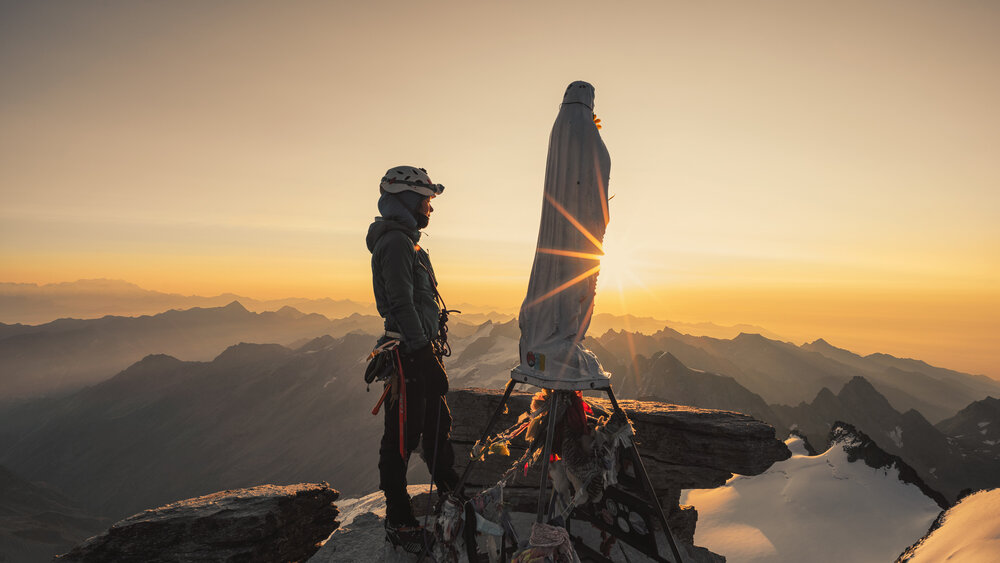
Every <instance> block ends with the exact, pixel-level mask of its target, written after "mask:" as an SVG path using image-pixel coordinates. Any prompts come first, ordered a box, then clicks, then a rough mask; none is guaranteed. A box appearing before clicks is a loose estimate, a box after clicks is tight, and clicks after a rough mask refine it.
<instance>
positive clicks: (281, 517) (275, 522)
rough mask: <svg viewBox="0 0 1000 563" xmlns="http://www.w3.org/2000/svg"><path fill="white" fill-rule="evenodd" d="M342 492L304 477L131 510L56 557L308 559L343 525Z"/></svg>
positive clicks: (78, 560) (79, 560) (92, 562)
mask: <svg viewBox="0 0 1000 563" xmlns="http://www.w3.org/2000/svg"><path fill="white" fill-rule="evenodd" d="M339 496H340V494H339V493H338V492H337V491H335V490H333V489H331V488H330V487H329V486H327V485H326V483H322V484H311V483H302V484H298V485H289V486H285V487H279V486H275V485H262V486H259V487H253V488H249V489H239V490H234V491H222V492H218V493H214V494H211V495H206V496H202V497H198V498H193V499H188V500H183V501H180V502H175V503H173V504H168V505H167V506H163V507H160V508H156V509H153V510H147V511H145V512H142V513H139V514H136V515H135V516H131V517H129V518H126V519H125V520H122V521H121V522H118V523H117V524H115V525H114V526H112V527H111V528H110V529H109V530H108V531H106V532H104V533H103V534H101V535H99V536H95V537H93V538H90V539H89V540H87V541H86V542H84V543H82V544H80V545H79V546H77V547H75V548H73V550H72V551H70V552H69V553H67V554H66V555H63V556H61V557H60V558H59V561H65V562H72V563H98V562H105V561H116V562H118V563H133V562H134V563H140V562H142V563H147V562H150V561H160V562H164V563H166V562H175V561H176V562H181V561H243V562H247V563H251V562H259V563H265V562H271V561H305V560H306V559H308V558H309V557H310V556H312V555H313V554H314V553H315V552H316V550H317V549H319V544H320V542H322V541H323V540H325V539H326V538H327V537H329V535H330V534H331V533H332V532H333V531H334V530H335V529H336V528H337V526H338V525H339V522H337V521H336V519H337V515H338V511H337V508H336V506H334V504H333V501H335V500H337V498H338V497H339Z"/></svg>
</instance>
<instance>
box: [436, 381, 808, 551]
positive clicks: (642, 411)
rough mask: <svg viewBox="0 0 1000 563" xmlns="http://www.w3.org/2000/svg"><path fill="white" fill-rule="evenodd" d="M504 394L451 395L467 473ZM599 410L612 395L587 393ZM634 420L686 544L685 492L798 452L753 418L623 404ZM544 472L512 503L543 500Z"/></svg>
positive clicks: (486, 466) (474, 477) (691, 513)
mask: <svg viewBox="0 0 1000 563" xmlns="http://www.w3.org/2000/svg"><path fill="white" fill-rule="evenodd" d="M533 393H534V390H533V392H532V393H524V392H515V393H513V394H511V397H510V400H509V401H508V409H507V412H506V413H505V414H503V415H501V416H500V418H499V420H498V421H497V422H496V424H495V425H494V427H493V429H492V430H491V434H495V433H496V432H498V431H500V430H503V429H505V428H507V427H509V426H511V425H513V424H514V422H515V421H516V420H517V417H518V416H520V415H521V413H523V412H525V411H526V410H527V409H528V405H529V404H530V402H531V396H532V395H533ZM502 397H503V392H502V391H499V390H494V389H476V388H470V389H454V390H452V391H451V392H450V393H448V405H449V406H450V407H451V411H452V417H453V418H454V420H455V424H454V426H453V429H452V441H453V443H454V445H455V455H456V460H457V463H456V465H458V466H459V471H461V469H462V468H463V467H464V466H465V465H466V464H467V463H468V461H469V452H470V451H471V450H472V445H473V444H474V443H475V442H476V440H478V439H479V438H480V436H481V435H482V432H483V430H484V429H485V427H486V423H487V421H488V420H489V418H490V416H492V415H493V412H494V411H495V410H496V408H497V405H499V404H500V399H501V398H502ZM586 399H587V401H588V402H589V403H590V404H591V405H593V406H594V410H595V414H596V415H598V416H603V415H605V414H607V413H609V412H610V411H611V402H610V401H609V400H608V399H601V398H594V397H586ZM619 405H620V406H621V407H622V409H623V410H624V411H625V413H626V414H627V415H628V417H629V419H631V420H632V425H633V427H634V428H635V443H636V446H637V448H638V450H639V453H640V454H641V455H642V458H643V462H644V465H645V466H646V470H647V471H648V473H649V478H650V481H651V482H652V483H653V487H654V488H655V489H656V492H657V497H658V498H659V499H660V505H661V506H662V507H663V509H664V511H666V512H667V518H668V520H669V523H670V527H671V530H672V531H673V532H674V534H675V536H676V537H678V539H680V540H681V541H682V542H685V543H688V544H690V543H692V542H693V538H694V528H695V522H696V520H697V513H696V512H695V510H694V509H693V508H691V507H681V506H679V504H678V500H679V499H680V494H681V490H682V489H709V488H715V487H719V486H722V485H723V484H725V482H726V481H727V480H728V479H729V478H730V477H732V476H733V474H734V473H737V474H740V475H759V474H760V473H763V472H764V471H765V470H766V469H767V468H768V467H770V466H771V465H772V464H774V463H775V462H777V461H782V460H785V459H788V458H789V457H791V455H792V454H791V452H790V451H788V448H787V447H786V446H785V444H784V442H782V441H781V440H778V439H777V438H775V431H774V427H772V426H771V425H769V424H767V423H765V422H761V421H759V420H757V419H755V418H753V417H751V416H749V415H746V414H742V413H737V412H730V411H721V410H711V409H700V408H696V407H688V406H681V405H672V404H667V403H662V402H657V401H619ZM526 448H527V443H526V442H525V441H524V440H523V439H522V438H518V439H516V440H514V441H512V442H511V444H510V454H511V455H510V457H504V456H500V455H491V456H488V457H487V458H486V460H485V461H484V462H480V463H478V464H477V465H476V466H475V467H473V469H472V472H471V474H470V478H469V480H468V483H469V486H470V487H471V488H477V487H483V488H485V487H489V486H492V485H493V484H494V483H495V482H496V481H497V479H499V478H500V476H501V475H502V474H503V472H504V471H505V470H506V469H507V468H508V467H510V464H511V463H512V462H513V461H514V460H516V459H518V458H520V457H521V455H522V454H523V453H524V452H525V450H526ZM539 478H540V474H539V469H537V468H535V467H533V468H532V469H531V470H529V471H528V474H527V475H519V476H518V477H517V479H516V482H515V483H513V484H512V485H511V486H510V487H508V491H509V492H508V493H507V494H508V496H507V498H508V499H509V502H511V503H513V504H515V505H516V504H517V503H519V502H522V501H523V502H524V503H525V508H529V507H530V506H531V503H532V502H537V501H536V500H534V499H537V487H538V483H539V480H540V479H539Z"/></svg>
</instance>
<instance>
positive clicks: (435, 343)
mask: <svg viewBox="0 0 1000 563" xmlns="http://www.w3.org/2000/svg"><path fill="white" fill-rule="evenodd" d="M414 248H416V249H417V250H420V246H419V245H414ZM417 264H419V265H420V267H421V268H423V269H424V271H425V272H427V275H428V276H430V278H431V289H433V290H434V300H435V301H437V303H438V307H439V308H440V310H441V312H440V313H438V333H437V336H435V337H433V338H431V346H432V347H433V349H434V355H435V356H437V357H438V359H439V360H440V359H441V358H447V357H449V356H451V344H449V343H448V315H449V314H451V313H461V311H459V310H457V309H448V306H447V305H445V303H444V297H441V294H440V293H439V292H438V289H437V278H436V277H435V276H434V272H433V271H432V270H431V269H430V268H429V267H428V266H427V264H424V261H423V260H421V259H420V253H419V252H418V253H417Z"/></svg>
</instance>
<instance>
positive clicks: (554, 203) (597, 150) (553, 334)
mask: <svg viewBox="0 0 1000 563" xmlns="http://www.w3.org/2000/svg"><path fill="white" fill-rule="evenodd" d="M593 110H594V87H593V86H591V85H590V84H588V83H586V82H573V83H572V84H570V85H569V87H568V88H567V89H566V93H565V95H564V96H563V103H562V105H561V106H560V108H559V115H558V117H556V121H555V124H554V125H553V126H552V134H551V135H550V137H549V154H548V160H547V163H546V166H545V195H544V199H543V202H542V221H541V226H540V227H539V230H538V243H537V247H536V249H535V261H534V263H533V264H532V266H531V279H530V280H529V282H528V294H527V296H526V297H525V298H524V303H523V304H522V305H521V312H520V315H519V317H518V324H519V325H520V327H521V343H520V356H521V357H520V360H521V364H520V365H519V366H518V367H516V368H514V370H513V371H512V372H511V378H512V379H514V380H516V381H524V382H527V383H531V384H534V385H538V386H539V387H543V388H547V389H595V388H603V387H607V386H608V375H609V374H608V373H606V372H605V371H604V369H603V368H602V367H601V364H600V362H598V361H597V357H596V356H595V355H594V353H593V352H591V351H590V350H587V349H585V348H584V347H583V346H582V345H581V341H582V340H583V338H584V336H585V335H586V333H587V328H588V327H589V326H590V318H591V316H592V315H593V312H594V294H595V292H596V286H597V274H598V272H599V271H600V258H601V256H602V255H603V247H602V244H603V240H604V231H605V229H606V228H607V225H608V196H607V193H608V190H607V188H608V177H609V174H610V170H611V157H610V155H609V154H608V149H607V148H606V147H605V146H604V141H602V140H601V134H600V132H599V131H598V127H597V125H596V124H595V117H594V112H593Z"/></svg>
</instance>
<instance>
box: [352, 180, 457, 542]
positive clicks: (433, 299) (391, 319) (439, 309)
mask: <svg viewBox="0 0 1000 563" xmlns="http://www.w3.org/2000/svg"><path fill="white" fill-rule="evenodd" d="M379 191H380V193H381V197H380V198H379V200H378V209H379V212H380V213H381V217H376V218H375V221H374V222H373V223H372V224H371V226H370V227H369V228H368V236H367V239H366V242H367V244H368V250H369V251H370V252H371V254H372V286H373V289H374V291H375V304H376V306H377V308H378V312H379V314H380V315H381V316H382V318H383V319H384V321H385V334H384V335H383V336H382V337H381V338H380V339H379V344H380V345H381V344H384V343H385V342H387V341H389V340H393V339H395V340H398V341H399V347H398V350H399V356H398V360H399V368H400V370H401V371H402V378H401V379H402V381H394V382H391V383H389V384H388V385H392V392H391V393H390V394H389V400H388V401H387V405H388V406H387V408H386V409H385V428H384V431H383V435H382V443H381V446H380V448H379V463H378V468H379V488H380V489H382V491H383V492H384V493H385V504H386V518H385V526H386V533H387V536H388V537H389V539H390V540H393V539H395V538H398V537H399V535H400V534H405V533H409V532H413V531H417V532H419V530H420V526H419V522H417V519H416V518H414V516H413V509H412V507H411V506H410V496H409V494H408V493H407V491H406V468H407V465H408V463H409V458H410V454H411V453H412V452H413V450H415V449H416V448H417V446H418V445H419V444H420V443H421V437H422V438H423V443H422V446H423V448H422V452H421V457H423V459H424V462H425V463H426V464H427V468H428V469H429V470H430V474H431V478H432V480H433V481H434V484H435V485H436V486H437V487H438V491H439V493H438V494H439V495H440V496H444V495H446V494H448V493H451V492H452V491H453V489H454V487H455V486H456V484H457V483H458V475H457V474H456V472H455V469H454V463H455V453H454V450H453V449H452V445H451V441H450V440H449V438H448V436H449V433H450V432H451V423H452V418H451V412H450V410H449V409H448V403H447V402H446V401H445V393H447V392H448V375H447V373H446V372H445V370H444V367H443V366H442V364H441V358H442V356H445V355H447V354H449V353H450V350H449V349H448V345H447V328H446V326H445V325H444V323H446V322H447V312H448V311H447V309H446V308H445V307H444V302H443V300H442V299H441V296H440V294H439V293H438V291H437V280H436V278H435V277H434V269H433V268H432V267H431V262H430V257H429V256H428V254H427V251H426V250H424V249H423V248H421V247H420V245H419V244H418V243H419V241H420V235H421V229H423V228H424V227H426V226H427V224H428V222H429V221H430V215H431V212H433V211H434V208H433V207H432V206H431V199H432V198H434V197H435V196H437V195H440V194H441V192H442V191H444V186H442V185H440V184H434V183H432V182H431V180H430V177H429V176H428V175H427V171H426V170H424V169H423V168H416V167H412V166H397V167H395V168H390V169H389V171H388V172H386V174H385V176H384V177H383V178H382V181H381V182H380V184H379ZM400 434H402V436H401V435H400Z"/></svg>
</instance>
